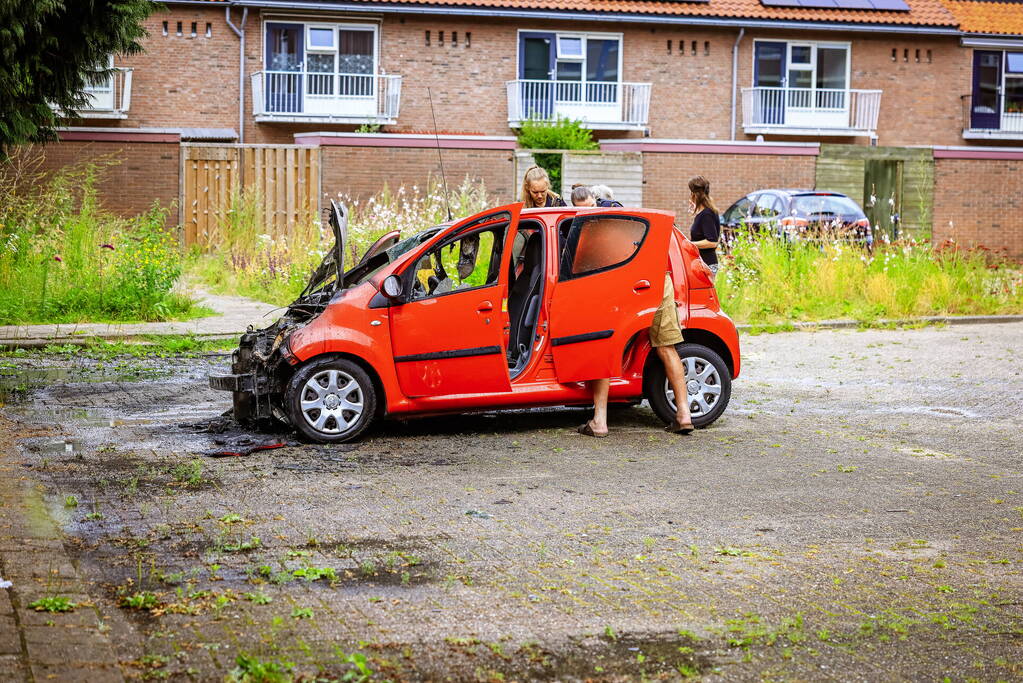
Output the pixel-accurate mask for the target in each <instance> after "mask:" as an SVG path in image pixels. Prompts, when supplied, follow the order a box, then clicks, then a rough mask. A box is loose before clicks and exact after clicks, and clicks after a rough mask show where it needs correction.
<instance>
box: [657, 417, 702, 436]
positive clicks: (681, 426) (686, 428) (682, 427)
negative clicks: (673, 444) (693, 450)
mask: <svg viewBox="0 0 1023 683" xmlns="http://www.w3.org/2000/svg"><path fill="white" fill-rule="evenodd" d="M695 429H696V427H694V426H693V423H692V422H679V421H678V418H676V419H674V420H672V421H671V424H669V425H668V426H667V427H665V428H664V431H666V432H671V433H672V434H692V432H693V431H694V430H695Z"/></svg>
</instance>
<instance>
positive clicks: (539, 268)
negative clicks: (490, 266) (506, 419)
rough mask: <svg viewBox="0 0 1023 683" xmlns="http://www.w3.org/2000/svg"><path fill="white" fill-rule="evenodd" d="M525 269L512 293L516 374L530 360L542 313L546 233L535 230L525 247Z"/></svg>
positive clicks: (511, 357)
mask: <svg viewBox="0 0 1023 683" xmlns="http://www.w3.org/2000/svg"><path fill="white" fill-rule="evenodd" d="M522 266H523V267H522V272H521V274H520V275H519V276H518V277H517V278H515V282H513V283H512V286H511V290H510V292H509V294H508V320H509V323H510V329H509V336H508V366H509V367H510V368H512V371H513V372H512V374H513V375H514V374H515V373H516V372H518V371H521V369H522V368H523V367H525V364H526V361H527V360H529V348H530V346H531V345H532V335H533V327H534V325H535V324H536V320H537V316H538V314H539V312H540V298H541V297H540V292H541V288H542V283H543V235H542V232H541V231H540V230H534V231H533V232H532V233H530V235H529V237H528V238H527V239H526V245H525V247H524V248H523V250H522Z"/></svg>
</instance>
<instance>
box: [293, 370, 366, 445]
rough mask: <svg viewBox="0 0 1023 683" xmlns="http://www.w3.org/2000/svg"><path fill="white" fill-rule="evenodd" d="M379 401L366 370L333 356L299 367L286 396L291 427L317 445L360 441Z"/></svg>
mask: <svg viewBox="0 0 1023 683" xmlns="http://www.w3.org/2000/svg"><path fill="white" fill-rule="evenodd" d="M376 402H377V398H376V388H375V387H374V386H373V381H372V380H371V379H370V378H369V375H368V374H366V371H365V370H363V369H362V367H360V366H359V365H358V364H357V363H353V362H352V361H350V360H347V359H345V358H338V357H334V356H328V357H323V358H318V359H314V360H311V361H309V362H308V363H306V364H305V365H303V366H302V367H301V368H299V369H298V371H297V372H296V373H295V374H294V376H293V377H292V378H291V381H290V382H288V388H287V390H286V391H285V394H284V403H285V405H286V406H287V409H288V418H289V419H290V420H291V425H292V426H293V427H294V428H295V429H296V430H297V431H298V433H299V434H300V435H301V436H302V437H304V438H306V439H308V440H310V441H315V442H318V443H342V442H345V441H351V440H352V439H355V438H357V437H358V436H359V435H360V434H362V433H363V432H364V431H366V428H367V427H369V425H370V424H371V423H372V422H373V417H374V415H375V414H376Z"/></svg>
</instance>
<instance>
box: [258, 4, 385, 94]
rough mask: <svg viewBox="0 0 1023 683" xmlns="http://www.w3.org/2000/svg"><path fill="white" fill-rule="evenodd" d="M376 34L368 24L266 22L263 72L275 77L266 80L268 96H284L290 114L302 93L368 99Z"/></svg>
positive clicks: (375, 59)
mask: <svg viewBox="0 0 1023 683" xmlns="http://www.w3.org/2000/svg"><path fill="white" fill-rule="evenodd" d="M376 31H377V29H376V26H374V25H371V24H355V25H353V24H334V23H321V22H317V23H303V24H300V23H277V22H268V23H267V24H266V51H265V54H266V58H265V60H266V70H267V71H268V72H270V73H271V74H273V73H275V72H276V73H277V74H278V75H277V77H272V78H271V85H272V89H273V90H274V95H275V96H278V93H287V101H288V102H289V103H290V104H289V105H288V106H290V107H292V108H293V110H295V111H299V110H300V104H299V103H300V102H302V101H303V97H302V95H303V94H304V96H306V97H309V98H317V97H337V96H341V97H349V96H354V97H369V96H372V94H373V93H374V88H375V85H374V82H373V75H374V74H376V66H377V54H376V45H377V39H376V38H377V33H376ZM290 73H295V74H296V75H295V76H288V75H287V74H290ZM298 74H304V75H303V76H301V77H300V76H299V75H298ZM269 89H270V88H268V90H269Z"/></svg>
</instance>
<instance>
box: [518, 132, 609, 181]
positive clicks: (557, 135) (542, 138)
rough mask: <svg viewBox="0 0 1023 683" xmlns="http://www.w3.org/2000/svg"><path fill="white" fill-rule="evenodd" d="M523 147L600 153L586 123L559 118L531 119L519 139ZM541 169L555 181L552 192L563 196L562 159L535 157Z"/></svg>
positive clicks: (555, 155)
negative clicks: (593, 150)
mask: <svg viewBox="0 0 1023 683" xmlns="http://www.w3.org/2000/svg"><path fill="white" fill-rule="evenodd" d="M518 142H519V146H520V147H523V148H525V149H558V150H565V149H581V150H587V149H599V148H600V145H598V144H597V142H596V140H594V139H593V131H591V130H590V129H589V128H585V127H583V125H582V122H580V121H576V120H573V119H569V118H566V117H564V116H557V117H555V118H553V119H541V118H530V119H527V120H526V121H523V122H522V128H520V129H519V135H518ZM533 159H534V160H535V161H536V164H537V166H540V167H542V168H543V169H544V170H545V171H547V175H548V176H550V179H551V190H553V191H554V192H558V193H560V192H561V162H562V155H561V154H560V153H556V154H544V153H536V154H533Z"/></svg>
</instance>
